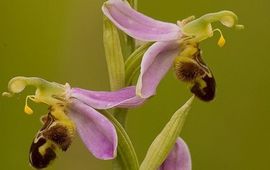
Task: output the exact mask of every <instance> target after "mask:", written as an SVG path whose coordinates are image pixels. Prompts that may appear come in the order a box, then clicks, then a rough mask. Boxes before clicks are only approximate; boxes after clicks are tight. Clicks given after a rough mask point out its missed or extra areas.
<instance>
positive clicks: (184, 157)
mask: <svg viewBox="0 0 270 170" xmlns="http://www.w3.org/2000/svg"><path fill="white" fill-rule="evenodd" d="M159 170H191V157H190V152H189V149H188V146H187V144H186V143H185V142H184V140H183V139H181V138H178V139H177V141H176V143H175V145H174V147H173V149H172V151H171V152H170V154H169V155H168V157H167V158H166V160H165V161H164V162H163V164H162V165H161V166H160V168H159Z"/></svg>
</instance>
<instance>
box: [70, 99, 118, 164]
mask: <svg viewBox="0 0 270 170" xmlns="http://www.w3.org/2000/svg"><path fill="white" fill-rule="evenodd" d="M68 116H70V118H71V119H72V120H73V121H74V122H75V124H76V127H77V131H78V133H79V135H80V137H81V139H82V141H83V142H84V144H85V145H86V147H87V148H88V150H89V151H90V152H91V153H92V154H93V155H94V156H95V157H96V158H98V159H102V160H109V159H113V158H115V156H116V154H117V142H118V140H117V134H116V130H115V128H114V126H113V124H112V123H111V122H110V121H109V120H108V119H107V118H106V117H104V116H103V115H102V114H100V113H99V112H97V111H96V110H95V109H93V108H91V107H89V106H88V105H86V104H84V103H82V102H80V101H78V100H76V99H74V100H72V103H71V104H70V112H69V115H68Z"/></svg>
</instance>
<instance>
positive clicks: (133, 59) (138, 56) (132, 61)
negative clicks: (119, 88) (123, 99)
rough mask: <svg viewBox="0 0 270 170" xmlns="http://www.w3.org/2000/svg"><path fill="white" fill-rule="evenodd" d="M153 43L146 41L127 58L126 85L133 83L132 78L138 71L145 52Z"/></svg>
mask: <svg viewBox="0 0 270 170" xmlns="http://www.w3.org/2000/svg"><path fill="white" fill-rule="evenodd" d="M152 44H153V43H146V44H143V45H142V46H140V47H139V48H137V49H136V50H135V51H134V52H133V53H132V54H131V55H130V56H129V57H128V59H127V60H126V62H125V70H126V85H128V86H129V85H131V83H132V80H133V78H134V76H135V75H136V73H137V72H138V70H139V68H140V66H141V61H142V57H143V55H144V53H145V52H146V51H147V50H148V48H149V47H150V46H151V45H152Z"/></svg>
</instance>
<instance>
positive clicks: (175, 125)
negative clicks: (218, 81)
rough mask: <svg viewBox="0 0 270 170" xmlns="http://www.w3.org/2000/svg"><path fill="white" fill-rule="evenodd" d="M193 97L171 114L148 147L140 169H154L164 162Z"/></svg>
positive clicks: (179, 130)
mask: <svg viewBox="0 0 270 170" xmlns="http://www.w3.org/2000/svg"><path fill="white" fill-rule="evenodd" d="M193 99H194V96H192V97H191V98H190V99H189V100H188V101H187V102H186V103H185V104H184V105H183V106H182V107H181V108H180V109H178V110H177V111H176V112H175V113H174V114H173V116H172V117H171V119H170V121H169V122H168V123H167V124H166V126H165V127H164V128H163V130H162V131H161V132H160V134H159V135H158V136H157V137H156V139H155V140H154V141H153V143H152V144H151V146H150V147H149V149H148V151H147V154H146V156H145V159H144V160H143V162H142V164H141V166H140V170H156V169H158V168H159V167H160V165H161V164H162V163H163V162H164V160H165V159H166V157H167V155H168V154H169V153H170V151H171V149H172V148H173V146H174V144H175V141H176V138H177V137H178V136H179V134H180V132H181V130H182V127H183V125H184V123H185V119H186V117H187V115H188V112H189V110H190V108H191V104H192V101H193Z"/></svg>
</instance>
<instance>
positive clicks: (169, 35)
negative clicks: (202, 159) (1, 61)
mask: <svg viewBox="0 0 270 170" xmlns="http://www.w3.org/2000/svg"><path fill="white" fill-rule="evenodd" d="M102 10H103V13H104V15H106V16H107V17H108V18H109V19H110V20H111V21H112V22H113V23H114V24H115V25H116V26H117V27H118V28H119V29H120V30H122V31H123V32H125V33H126V34H128V35H129V36H131V37H133V38H134V39H137V40H140V41H145V42H155V43H154V44H153V45H152V46H151V47H150V48H149V49H148V50H147V51H146V53H145V54H144V56H143V59H142V62H141V70H140V75H139V78H138V81H137V85H136V93H137V95H138V96H140V97H142V98H148V97H150V96H152V95H154V94H155V93H156V88H157V86H158V84H159V82H160V81H161V79H162V78H163V77H164V75H165V74H166V73H167V72H168V70H169V69H170V68H171V67H172V65H173V66H174V71H175V74H176V76H177V78H178V79H180V80H182V81H184V82H187V83H188V84H190V90H191V92H192V93H194V94H195V95H196V96H197V97H198V98H200V99H202V100H204V101H210V100H212V99H213V98H214V95H215V80H214V77H213V75H212V73H211V71H210V69H209V68H208V67H207V65H206V64H205V63H204V62H203V60H202V56H201V51H200V49H199V43H200V42H201V41H203V40H205V39H207V38H209V37H212V36H213V34H214V32H218V33H220V39H219V41H218V45H219V46H221V47H222V46H223V45H224V44H225V39H224V37H223V35H222V32H221V30H220V29H217V28H216V29H213V28H212V25H211V23H213V22H217V21H219V22H221V23H222V24H223V25H225V26H227V27H236V28H242V27H243V26H242V25H237V20H238V19H237V16H236V15H235V14H234V13H233V12H231V11H220V12H216V13H209V14H206V15H203V16H201V17H200V18H197V19H195V17H194V16H192V17H189V18H187V19H184V20H182V21H178V22H177V23H176V24H173V23H167V22H162V21H158V20H155V19H152V18H150V17H148V16H145V15H143V14H142V13H140V12H138V11H136V10H134V9H133V8H132V7H131V6H130V5H129V4H128V3H127V2H126V1H122V0H109V1H107V2H105V3H104V5H103V7H102Z"/></svg>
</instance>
